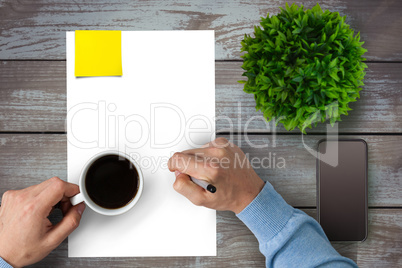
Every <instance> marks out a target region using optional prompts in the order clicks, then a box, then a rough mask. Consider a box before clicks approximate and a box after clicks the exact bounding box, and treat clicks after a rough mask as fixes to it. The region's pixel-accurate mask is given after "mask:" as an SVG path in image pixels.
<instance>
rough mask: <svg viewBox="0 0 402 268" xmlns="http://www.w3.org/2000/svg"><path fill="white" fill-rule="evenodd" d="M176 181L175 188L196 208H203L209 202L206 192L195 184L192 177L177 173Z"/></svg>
mask: <svg viewBox="0 0 402 268" xmlns="http://www.w3.org/2000/svg"><path fill="white" fill-rule="evenodd" d="M175 175H176V181H175V182H174V184H173V188H174V189H175V190H176V192H178V193H179V194H181V195H183V196H185V197H186V198H187V199H188V200H190V201H191V202H192V203H193V204H194V205H196V206H203V205H204V204H205V201H206V200H207V196H206V195H205V190H204V189H203V188H201V187H200V186H198V185H196V184H195V183H193V182H192V181H191V179H190V177H189V176H188V175H186V174H183V173H180V172H178V171H176V172H175Z"/></svg>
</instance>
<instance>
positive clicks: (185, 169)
mask: <svg viewBox="0 0 402 268" xmlns="http://www.w3.org/2000/svg"><path fill="white" fill-rule="evenodd" d="M168 167H169V170H170V171H172V172H173V171H176V170H177V171H180V172H181V173H185V174H188V175H190V176H193V177H196V178H199V179H205V180H208V178H206V176H205V174H207V173H206V172H205V171H206V170H205V163H204V162H203V159H200V158H197V157H195V156H194V155H189V154H184V153H175V154H174V155H173V156H172V157H171V158H170V159H169V161H168Z"/></svg>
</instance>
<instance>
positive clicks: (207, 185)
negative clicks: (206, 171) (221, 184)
mask: <svg viewBox="0 0 402 268" xmlns="http://www.w3.org/2000/svg"><path fill="white" fill-rule="evenodd" d="M190 179H191V180H192V182H194V183H195V184H197V185H198V186H201V187H202V188H204V189H205V190H207V191H208V192H211V193H215V192H216V187H215V186H213V185H212V184H210V183H208V182H206V181H203V180H199V179H196V178H194V177H192V176H190Z"/></svg>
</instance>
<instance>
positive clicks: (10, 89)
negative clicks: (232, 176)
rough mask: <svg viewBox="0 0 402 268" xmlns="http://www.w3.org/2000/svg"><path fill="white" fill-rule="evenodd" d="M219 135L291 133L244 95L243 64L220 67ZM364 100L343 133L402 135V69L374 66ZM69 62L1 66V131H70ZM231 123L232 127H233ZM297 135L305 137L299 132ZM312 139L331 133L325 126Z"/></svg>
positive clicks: (6, 63)
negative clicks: (67, 125) (266, 118)
mask: <svg viewBox="0 0 402 268" xmlns="http://www.w3.org/2000/svg"><path fill="white" fill-rule="evenodd" d="M215 65H216V115H217V117H218V118H220V119H218V120H217V121H216V129H217V131H229V130H232V131H252V132H273V131H277V132H286V130H285V129H284V128H283V126H278V127H277V128H276V129H275V127H274V124H273V123H269V124H268V125H267V124H266V123H265V121H264V120H263V118H262V113H261V112H256V111H255V101H254V97H253V95H251V94H246V93H244V92H243V86H242V85H241V84H239V83H238V82H237V81H238V80H242V79H243V77H242V76H241V74H242V69H241V68H240V66H241V63H240V62H216V64H215ZM368 66H369V70H368V72H367V75H366V79H365V83H366V85H365V87H364V89H363V90H362V91H361V99H359V100H358V101H357V102H355V103H352V104H351V107H352V109H353V111H350V113H349V116H347V117H342V122H340V123H339V124H338V126H339V131H340V132H342V133H357V132H368V133H370V132H374V133H376V132H377V133H378V132H379V133H401V132H402V128H401V127H400V126H401V124H402V106H401V105H400V103H402V76H401V75H400V74H401V73H402V64H401V63H370V64H368ZM65 68H66V67H65V62H63V61H61V62H58V61H55V62H47V61H2V62H0V81H1V83H0V131H38V132H41V131H65V118H66V79H65V72H66V69H65ZM228 120H229V121H228ZM293 132H295V133H299V131H298V130H294V131H293ZM308 132H309V133H325V132H326V124H319V125H318V126H317V127H316V128H313V129H312V130H311V131H308Z"/></svg>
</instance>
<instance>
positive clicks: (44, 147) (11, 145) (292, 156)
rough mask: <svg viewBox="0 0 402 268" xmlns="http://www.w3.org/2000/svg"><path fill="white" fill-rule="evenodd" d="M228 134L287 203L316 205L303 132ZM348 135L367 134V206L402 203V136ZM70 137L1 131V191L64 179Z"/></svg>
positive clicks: (312, 140) (311, 142)
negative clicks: (48, 180)
mask: <svg viewBox="0 0 402 268" xmlns="http://www.w3.org/2000/svg"><path fill="white" fill-rule="evenodd" d="M226 137H227V138H230V139H231V140H232V141H233V142H234V143H236V144H238V145H239V146H240V147H241V148H242V149H243V150H244V151H245V152H246V153H247V154H248V157H249V159H250V161H254V162H252V163H253V167H254V168H255V170H256V172H257V174H258V175H259V176H260V177H261V178H262V179H264V180H268V181H270V182H271V183H272V185H273V186H274V187H275V189H276V190H277V191H278V192H279V193H280V194H281V195H282V196H283V197H284V199H285V200H286V201H287V202H288V203H289V204H291V205H292V206H300V207H314V206H315V205H316V177H315V166H316V162H315V161H316V160H315V158H314V156H312V155H310V153H309V152H307V150H306V149H305V148H304V145H303V142H302V139H301V137H300V136H295V135H277V136H275V135H248V136H236V135H234V136H232V137H230V136H226ZM350 137H352V138H363V139H364V140H366V141H367V143H368V148H369V206H375V207H378V206H385V207H389V206H399V207H402V183H401V180H402V166H401V163H402V155H401V154H400V152H401V150H402V136H400V135H398V136H388V135H387V136H350ZM322 138H325V136H323V135H307V136H306V137H305V139H304V142H305V144H306V145H307V146H309V147H311V148H315V146H316V144H317V142H318V141H319V140H320V139H322ZM66 143H67V141H66V135H44V134H18V135H12V134H1V135H0V148H1V149H0V166H1V167H2V168H1V170H0V181H1V184H0V193H3V192H5V191H6V190H8V189H19V188H25V187H28V186H30V185H32V184H37V183H40V182H42V181H44V180H46V179H48V178H50V177H53V176H59V177H60V178H62V179H66V178H67V156H66V155H67V153H66V148H67V146H66ZM264 146H265V148H262V147H264ZM259 147H260V148H259ZM274 162H275V163H274ZM282 163H284V165H283V164H282ZM149 168H153V167H149Z"/></svg>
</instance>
